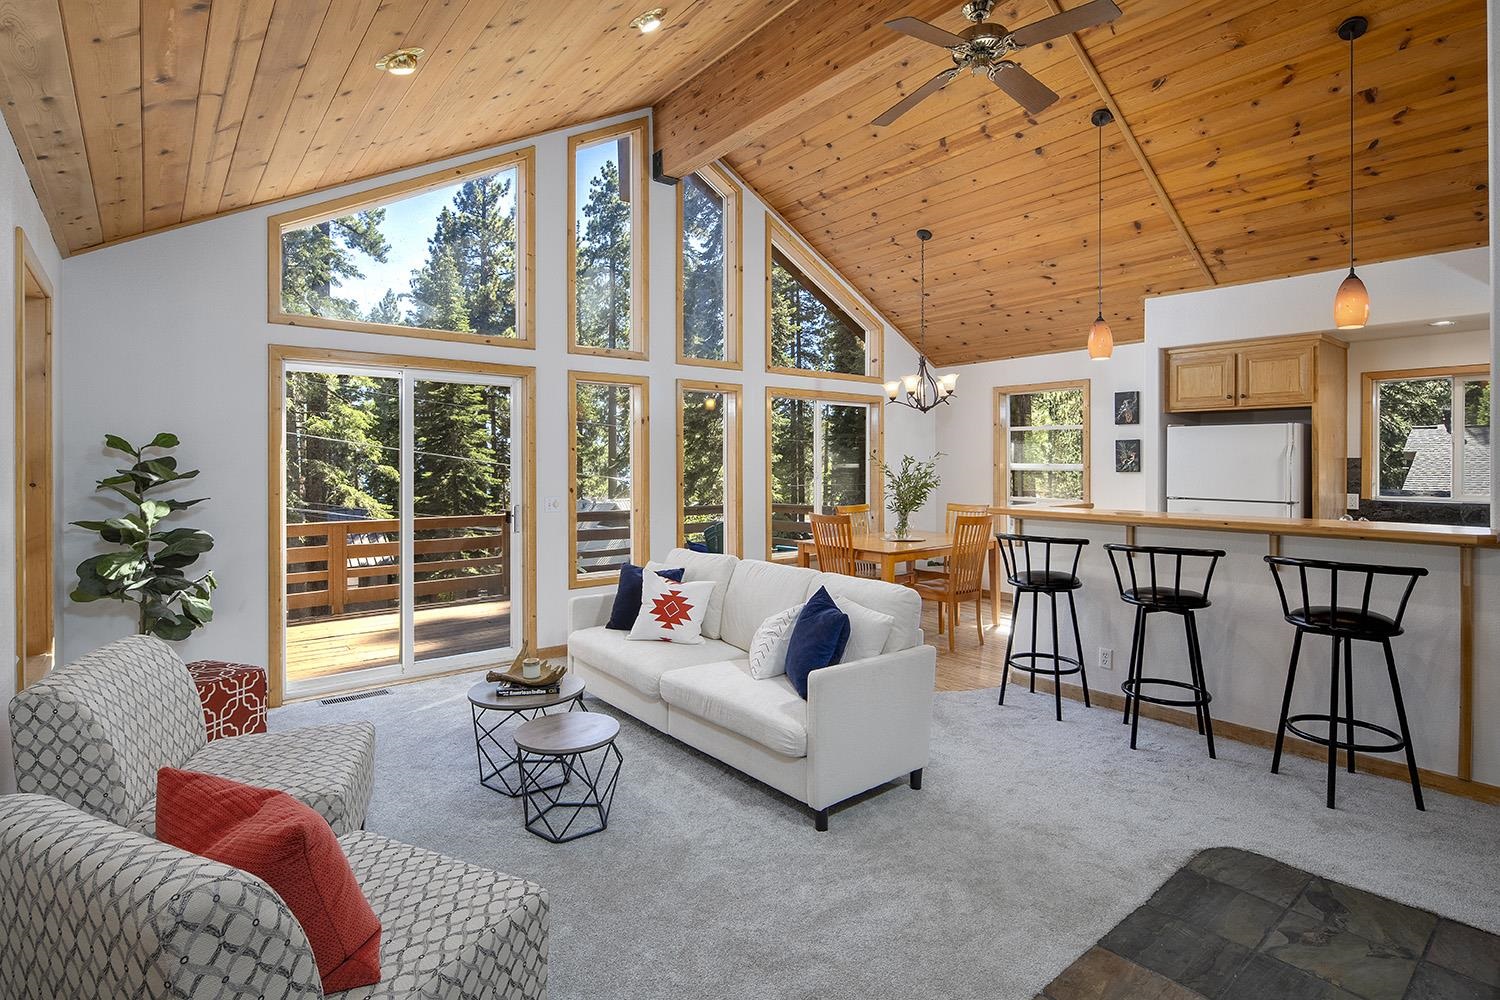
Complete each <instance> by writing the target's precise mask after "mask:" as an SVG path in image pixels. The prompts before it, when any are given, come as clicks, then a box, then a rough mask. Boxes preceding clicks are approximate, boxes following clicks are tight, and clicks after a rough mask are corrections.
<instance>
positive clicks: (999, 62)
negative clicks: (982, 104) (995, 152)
mask: <svg viewBox="0 0 1500 1000" xmlns="http://www.w3.org/2000/svg"><path fill="white" fill-rule="evenodd" d="M994 8H995V0H969V2H968V3H965V4H964V5H963V7H962V12H963V16H964V19H965V20H967V21H968V22H969V27H967V28H965V29H964V30H963V31H960V32H957V33H954V32H951V31H948V30H946V29H944V28H939V27H938V26H937V25H935V24H928V23H927V22H926V21H923V20H921V19H919V18H915V17H898V18H896V19H895V20H894V21H887V22H886V24H885V26H886V27H887V28H890V29H891V30H893V31H899V32H901V33H902V34H904V35H910V36H911V37H913V38H917V39H920V40H922V41H924V42H928V43H930V44H932V45H937V46H939V47H941V48H945V49H947V50H948V52H949V54H950V55H951V56H952V57H953V68H952V69H945V70H943V71H942V72H941V73H939V74H938V75H937V76H935V77H933V78H932V79H931V80H928V81H927V82H926V83H924V84H922V86H920V87H918V88H917V89H916V90H914V91H912V92H911V93H910V94H908V95H906V97H905V98H904V99H903V100H901V101H900V102H899V103H897V104H896V105H895V106H894V107H892V108H891V109H890V110H889V111H887V112H886V113H885V114H883V115H881V116H880V117H879V118H876V119H875V121H874V122H873V123H872V124H875V125H880V126H885V125H889V124H891V123H892V122H894V121H895V120H896V119H897V118H900V117H901V116H902V115H904V114H906V113H907V112H908V111H910V110H911V109H912V108H914V107H916V106H917V105H918V104H920V103H921V102H922V101H924V100H926V99H927V98H928V97H931V96H932V95H933V94H935V93H937V92H938V91H939V90H942V89H943V88H944V87H946V86H947V85H948V83H949V82H950V81H951V80H953V78H954V77H956V76H958V74H959V73H961V72H963V71H964V70H968V71H969V72H971V73H973V74H974V75H975V76H987V77H989V79H990V82H991V83H993V84H994V85H995V86H996V87H999V88H1000V89H1001V90H1003V91H1004V92H1005V93H1006V94H1008V95H1010V97H1011V98H1012V99H1013V100H1014V101H1015V102H1016V103H1017V104H1019V105H1021V107H1022V108H1023V109H1025V111H1026V113H1027V114H1028V115H1036V114H1040V113H1041V112H1043V111H1045V110H1046V109H1047V108H1049V107H1051V106H1052V105H1053V104H1054V103H1055V102H1056V101H1057V99H1058V98H1057V94H1056V93H1054V92H1053V91H1052V89H1051V88H1050V87H1048V86H1047V85H1046V84H1045V83H1042V81H1040V80H1038V79H1037V78H1036V77H1034V76H1032V75H1031V74H1030V73H1028V72H1026V71H1025V70H1024V69H1022V68H1021V66H1020V64H1019V63H1017V62H1016V61H1015V60H1013V59H1011V58H1010V56H1011V55H1012V54H1013V53H1015V52H1017V51H1019V50H1021V49H1024V48H1026V47H1027V46H1029V45H1036V44H1038V43H1040V42H1046V41H1050V40H1051V39H1053V38H1058V37H1060V36H1062V35H1069V34H1072V33H1073V32H1075V31H1082V30H1083V29H1084V28H1093V27H1096V26H1098V25H1101V24H1108V23H1109V22H1110V21H1113V20H1114V19H1115V18H1117V17H1119V16H1120V8H1119V6H1118V5H1117V4H1116V3H1115V0H1089V2H1088V3H1086V4H1083V5H1082V6H1079V7H1074V8H1073V9H1072V10H1065V11H1063V12H1062V13H1061V14H1054V15H1052V16H1051V17H1044V18H1042V19H1041V20H1040V21H1033V22H1032V23H1031V24H1028V25H1024V26H1023V27H1020V28H1017V29H1016V30H1015V31H1011V30H1010V29H1009V28H1007V27H1006V26H1005V25H1003V24H995V23H993V22H991V21H989V20H986V19H987V18H988V17H989V16H990V12H991V11H992V10H994Z"/></svg>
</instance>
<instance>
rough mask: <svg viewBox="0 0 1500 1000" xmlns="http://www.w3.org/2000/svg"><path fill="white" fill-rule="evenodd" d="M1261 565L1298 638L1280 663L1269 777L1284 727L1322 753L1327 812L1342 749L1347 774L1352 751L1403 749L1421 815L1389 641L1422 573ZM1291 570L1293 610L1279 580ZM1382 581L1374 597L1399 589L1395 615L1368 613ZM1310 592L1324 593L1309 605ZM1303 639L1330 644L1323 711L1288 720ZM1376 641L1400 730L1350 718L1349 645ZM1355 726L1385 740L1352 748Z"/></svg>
mask: <svg viewBox="0 0 1500 1000" xmlns="http://www.w3.org/2000/svg"><path fill="white" fill-rule="evenodd" d="M1266 562H1267V563H1269V564H1270V566H1271V576H1272V578H1273V579H1275V581H1276V592H1277V593H1278V594H1279V595H1280V596H1281V611H1282V614H1283V615H1284V616H1285V617H1286V620H1287V621H1288V622H1289V623H1290V624H1292V625H1294V626H1296V629H1297V635H1296V638H1294V639H1293V640H1292V659H1291V662H1290V663H1289V664H1288V665H1287V671H1286V694H1284V695H1283V696H1282V699H1281V720H1280V721H1279V722H1278V723H1277V725H1276V753H1275V755H1274V756H1273V757H1272V758H1271V773H1272V774H1276V773H1277V772H1278V771H1279V770H1280V768H1281V748H1282V744H1283V742H1284V741H1285V739H1286V733H1287V730H1289V729H1290V730H1291V731H1292V734H1293V735H1295V736H1300V737H1301V738H1302V739H1304V740H1307V741H1308V742H1310V743H1316V744H1318V745H1319V746H1325V747H1327V748H1328V808H1330V809H1332V808H1333V795H1334V782H1335V776H1336V775H1337V774H1338V752H1339V749H1340V748H1343V749H1344V750H1346V751H1347V752H1348V765H1349V773H1350V774H1353V773H1354V770H1355V759H1354V758H1355V752H1356V751H1359V750H1363V751H1365V752H1366V753H1395V752H1396V751H1397V750H1404V751H1406V769H1407V771H1408V772H1409V773H1410V775H1411V794H1412V797H1413V798H1414V799H1416V802H1417V808H1418V809H1421V810H1425V809H1426V808H1427V807H1426V806H1424V805H1423V804H1422V779H1421V778H1419V777H1418V776H1417V758H1416V755H1415V754H1413V753H1412V747H1411V730H1410V729H1408V728H1407V725H1406V704H1405V702H1403V701H1402V700H1401V681H1400V680H1399V679H1398V678H1397V676H1396V657H1395V655H1394V654H1393V653H1392V652H1391V640H1392V639H1394V638H1395V637H1396V636H1398V635H1401V634H1402V632H1403V631H1404V630H1403V629H1402V628H1401V620H1402V619H1403V618H1404V617H1406V604H1407V602H1408V601H1409V600H1411V593H1412V591H1413V590H1414V589H1415V588H1416V586H1417V580H1418V579H1419V578H1420V577H1424V576H1426V575H1427V570H1426V569H1424V568H1422V567H1420V566H1377V565H1370V564H1367V563H1341V562H1328V561H1326V560H1322V559H1293V558H1290V557H1288V556H1266ZM1283 570H1285V571H1287V572H1293V571H1295V572H1296V576H1297V583H1298V588H1297V589H1298V591H1299V592H1300V596H1301V602H1300V603H1299V604H1297V605H1296V606H1293V605H1292V604H1291V603H1290V602H1289V601H1288V600H1287V593H1286V586H1285V585H1284V583H1283V581H1282V571H1283ZM1309 574H1311V575H1313V576H1314V579H1315V580H1317V579H1320V578H1321V576H1322V575H1323V574H1326V575H1327V588H1326V589H1325V588H1324V587H1323V586H1321V585H1320V584H1314V585H1312V586H1309V584H1308V576H1309ZM1340 577H1343V581H1344V582H1343V586H1342V588H1341V587H1340ZM1382 578H1384V580H1385V581H1387V582H1386V583H1384V585H1383V586H1380V589H1381V590H1382V591H1384V592H1385V593H1384V594H1383V595H1381V596H1384V597H1387V598H1391V599H1394V598H1395V593H1396V592H1398V591H1399V593H1400V598H1399V599H1394V600H1393V601H1392V603H1395V604H1396V613H1395V615H1394V616H1390V615H1386V614H1382V613H1380V612H1377V611H1372V610H1371V609H1370V601H1371V597H1372V595H1373V594H1375V592H1376V588H1377V586H1379V585H1380V581H1381V580H1382ZM1341 589H1342V590H1343V592H1344V594H1346V595H1347V594H1353V593H1357V594H1359V595H1360V596H1359V605H1358V606H1357V607H1356V606H1353V605H1341V604H1339V591H1340V590H1341ZM1313 594H1317V595H1318V596H1319V598H1321V597H1322V595H1324V594H1326V595H1327V603H1316V604H1315V603H1314V601H1313ZM1304 635H1326V636H1329V637H1331V638H1332V639H1333V658H1332V661H1331V668H1330V670H1329V677H1330V680H1331V682H1332V683H1331V684H1330V685H1329V696H1328V714H1327V715H1318V714H1304V715H1288V714H1287V712H1288V711H1290V710H1291V706H1292V686H1293V684H1294V683H1295V682H1296V679H1297V657H1298V655H1299V654H1301V652H1302V637H1303V636H1304ZM1356 640H1358V641H1360V642H1378V643H1380V647H1381V649H1383V650H1384V651H1385V666H1386V672H1387V673H1388V674H1390V679H1391V694H1392V696H1394V698H1395V701H1396V721H1397V724H1398V725H1399V726H1400V727H1401V731H1400V732H1399V733H1397V732H1394V731H1392V730H1391V729H1390V728H1388V727H1386V726H1381V725H1377V724H1376V723H1373V722H1366V721H1364V720H1362V719H1356V718H1355V717H1354V667H1353V663H1354V655H1353V654H1354V642H1355V641H1356ZM1341 660H1342V663H1343V684H1344V714H1343V715H1339V673H1340V671H1339V664H1340V661H1341ZM1303 722H1322V723H1326V724H1327V725H1328V735H1327V736H1318V735H1316V734H1314V733H1309V732H1307V731H1305V730H1303V729H1299V728H1298V724H1299V723H1303ZM1340 723H1343V726H1344V738H1343V739H1342V740H1341V739H1339V738H1338V727H1339V724H1340ZM1356 729H1363V730H1367V731H1369V732H1372V733H1378V734H1380V735H1381V736H1384V737H1387V738H1388V739H1389V740H1390V741H1391V742H1389V743H1356V742H1355V740H1354V731H1355V730H1356Z"/></svg>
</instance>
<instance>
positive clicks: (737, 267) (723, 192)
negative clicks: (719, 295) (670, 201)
mask: <svg viewBox="0 0 1500 1000" xmlns="http://www.w3.org/2000/svg"><path fill="white" fill-rule="evenodd" d="M694 173H695V174H696V175H697V176H698V177H700V178H702V179H703V180H704V182H706V183H707V184H708V186H709V187H711V188H713V189H714V191H715V192H716V193H717V194H718V195H719V197H721V198H723V199H724V357H723V359H721V360H716V359H713V358H694V357H689V356H688V355H687V353H686V352H685V351H684V349H683V340H684V338H685V336H686V331H685V330H684V317H683V310H684V309H685V308H686V303H685V302H684V301H683V285H684V274H683V240H684V237H685V233H684V231H683V206H682V199H683V188H684V185H683V184H678V185H677V300H676V301H677V363H678V364H679V365H693V366H696V367H700V368H724V369H729V370H732V371H740V370H742V369H743V368H744V366H745V363H744V320H743V318H742V315H741V314H742V312H743V310H742V309H741V297H742V295H743V288H744V279H745V256H744V200H745V199H744V189H743V188H742V187H741V186H740V184H739V182H738V181H736V180H735V179H734V177H733V175H731V174H730V173H729V171H728V170H725V169H724V168H723V167H721V166H719V165H718V164H717V163H710V164H709V165H708V166H706V167H702V168H700V169H698V170H695V171H694ZM684 180H685V179H684Z"/></svg>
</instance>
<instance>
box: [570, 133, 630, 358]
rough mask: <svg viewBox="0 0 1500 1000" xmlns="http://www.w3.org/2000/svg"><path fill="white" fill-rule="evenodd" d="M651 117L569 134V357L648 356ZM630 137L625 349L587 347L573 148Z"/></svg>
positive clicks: (577, 148)
mask: <svg viewBox="0 0 1500 1000" xmlns="http://www.w3.org/2000/svg"><path fill="white" fill-rule="evenodd" d="M650 124H651V123H650V119H648V118H644V117H642V118H633V119H631V120H630V121H625V122H619V123H617V124H615V125H606V126H604V127H603V128H596V129H593V130H591V131H588V132H579V133H578V134H576V135H570V136H568V200H567V202H566V203H565V204H566V215H567V218H566V219H564V220H563V222H564V225H565V226H566V228H567V232H566V233H565V235H564V240H565V242H566V246H567V248H568V261H567V268H568V270H567V275H566V280H567V286H568V292H567V317H566V319H565V322H566V323H567V330H568V353H569V354H583V355H590V356H593V357H602V358H626V359H628V360H633V361H645V360H646V358H647V356H648V355H649V353H650V350H649V348H650V343H649V339H648V332H647V323H648V319H647V317H648V311H647V299H648V297H649V294H650V286H651V283H650V266H651V265H650V260H651V258H650V253H649V249H650V246H649V244H650V238H649V236H650V229H649V226H650V213H649V212H648V211H647V210H646V207H647V198H648V197H649V194H648V192H649V189H650V184H649V183H648V180H649V176H650V173H649V172H650V166H649V163H648V159H647V150H648V149H649V148H650V131H649V130H650ZM627 135H628V136H630V138H631V143H630V159H631V161H632V162H631V167H632V170H631V178H630V188H631V202H630V348H629V349H628V350H610V349H609V348H607V347H587V346H584V345H582V344H580V343H578V227H577V224H576V221H575V216H576V213H577V205H576V203H577V198H578V150H579V149H581V148H582V147H584V146H592V145H595V144H597V143H600V142H604V141H605V140H608V139H616V138H619V137H621V136H627Z"/></svg>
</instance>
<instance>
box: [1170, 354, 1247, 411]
mask: <svg viewBox="0 0 1500 1000" xmlns="http://www.w3.org/2000/svg"><path fill="white" fill-rule="evenodd" d="M1237 369H1238V366H1237V364H1236V358H1235V353H1234V352H1233V351H1222V350H1206V351H1170V352H1168V354H1167V409H1168V410H1170V411H1172V412H1173V413H1179V412H1182V411H1185V410H1227V409H1232V408H1233V407H1234V400H1235V385H1236V378H1237V376H1238V370H1237Z"/></svg>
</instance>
